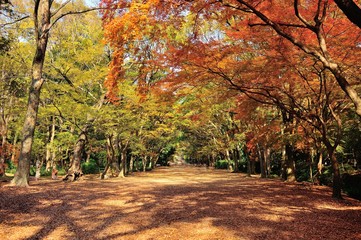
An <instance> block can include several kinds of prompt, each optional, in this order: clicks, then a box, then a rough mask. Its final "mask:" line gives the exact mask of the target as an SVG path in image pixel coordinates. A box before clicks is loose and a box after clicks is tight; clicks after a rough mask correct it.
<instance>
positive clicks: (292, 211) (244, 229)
mask: <svg viewBox="0 0 361 240" xmlns="http://www.w3.org/2000/svg"><path fill="white" fill-rule="evenodd" d="M0 236H1V237H0V238H1V239H137V240H138V239H361V203H360V202H359V201H357V200H353V199H350V198H346V199H345V200H344V201H336V200H333V199H332V198H331V190H330V189H329V188H327V187H319V186H318V187H315V186H313V187H310V186H305V185H302V184H290V183H283V182H281V181H278V180H267V179H259V178H258V177H251V178H247V177H245V175H243V174H231V173H227V172H224V171H220V170H211V169H205V168H197V167H171V168H158V169H156V170H155V171H153V172H147V173H135V174H134V175H132V176H130V177H127V178H119V179H108V180H98V179H96V177H95V176H86V177H85V179H84V180H81V181H79V182H74V183H64V182H62V181H61V180H55V181H54V180H50V179H42V180H40V181H37V182H31V187H29V188H27V189H23V188H15V187H4V186H2V187H1V188H0Z"/></svg>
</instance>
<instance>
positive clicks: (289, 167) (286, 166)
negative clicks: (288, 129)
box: [282, 143, 296, 182]
mask: <svg viewBox="0 0 361 240" xmlns="http://www.w3.org/2000/svg"><path fill="white" fill-rule="evenodd" d="M282 155H283V163H282V179H283V180H284V181H287V182H294V181H296V174H295V173H296V169H295V161H294V157H293V156H294V154H293V146H292V145H291V144H289V143H286V144H285V149H284V152H283V154H282Z"/></svg>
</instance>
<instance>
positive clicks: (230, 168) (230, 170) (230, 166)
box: [226, 149, 233, 172]
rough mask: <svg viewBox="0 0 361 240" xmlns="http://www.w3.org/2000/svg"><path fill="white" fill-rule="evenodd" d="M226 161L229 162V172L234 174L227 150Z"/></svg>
mask: <svg viewBox="0 0 361 240" xmlns="http://www.w3.org/2000/svg"><path fill="white" fill-rule="evenodd" d="M226 160H227V168H228V171H229V172H233V167H232V163H231V156H230V154H229V150H228V149H227V150H226Z"/></svg>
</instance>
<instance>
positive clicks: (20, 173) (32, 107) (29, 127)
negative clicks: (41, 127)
mask: <svg viewBox="0 0 361 240" xmlns="http://www.w3.org/2000/svg"><path fill="white" fill-rule="evenodd" d="M51 3H52V1H50V0H37V1H35V7H34V16H33V18H34V26H35V29H34V30H35V41H36V50H35V56H34V59H33V63H32V69H31V71H32V81H31V85H30V88H29V97H28V104H27V110H26V116H25V121H24V125H23V131H22V140H21V148H20V156H19V162H18V168H17V170H16V172H15V175H14V178H13V180H12V185H16V186H21V187H26V186H28V185H29V171H30V160H31V159H30V158H31V148H32V145H33V140H34V132H35V125H36V120H37V116H38V109H39V104H40V90H41V87H42V85H43V83H44V78H43V76H42V73H43V65H44V61H45V53H46V47H47V44H48V38H49V34H48V30H49V29H48V27H49V25H50V18H51V13H50V7H51Z"/></svg>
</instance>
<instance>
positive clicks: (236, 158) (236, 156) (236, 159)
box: [233, 146, 239, 172]
mask: <svg viewBox="0 0 361 240" xmlns="http://www.w3.org/2000/svg"><path fill="white" fill-rule="evenodd" d="M233 158H234V170H233V172H239V151H238V146H237V147H236V149H233Z"/></svg>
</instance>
